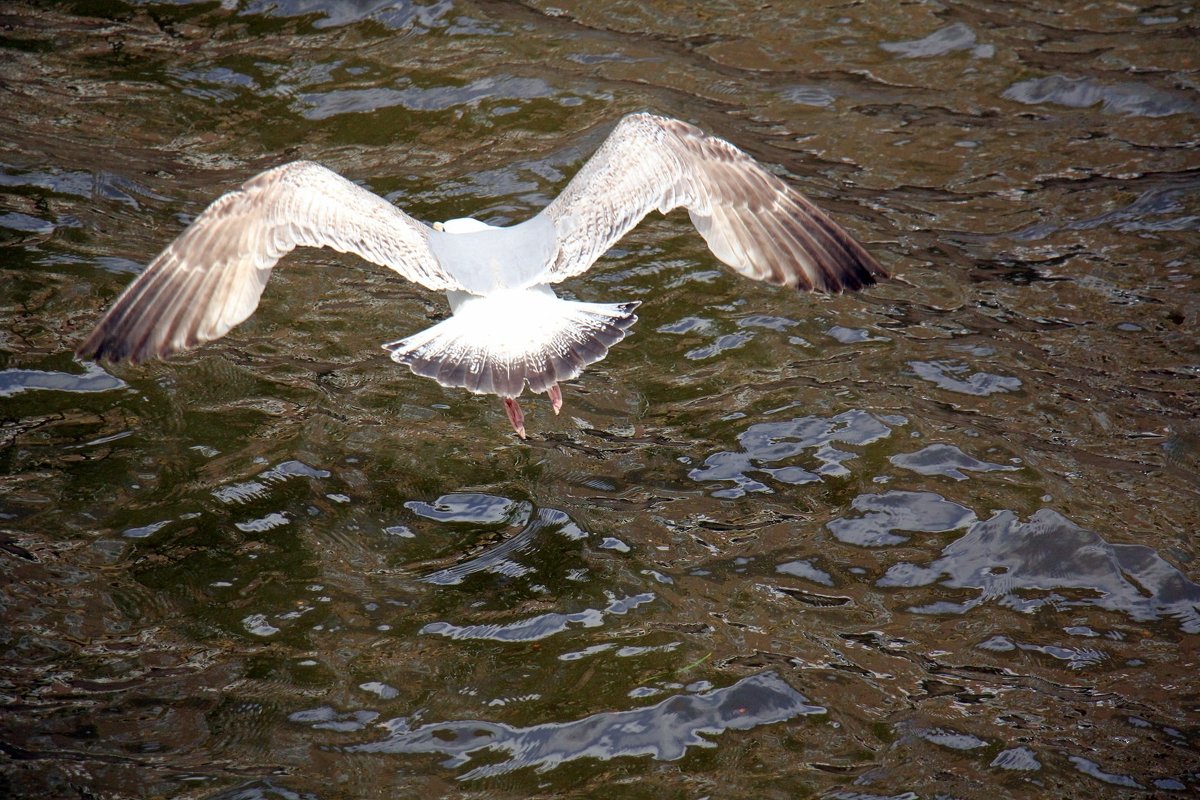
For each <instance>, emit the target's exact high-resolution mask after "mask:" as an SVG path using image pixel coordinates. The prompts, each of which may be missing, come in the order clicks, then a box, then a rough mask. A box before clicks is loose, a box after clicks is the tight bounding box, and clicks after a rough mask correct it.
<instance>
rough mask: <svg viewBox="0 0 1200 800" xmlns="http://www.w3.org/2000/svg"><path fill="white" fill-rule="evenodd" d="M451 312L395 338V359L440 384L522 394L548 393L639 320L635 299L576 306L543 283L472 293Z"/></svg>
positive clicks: (598, 356) (389, 346) (478, 391)
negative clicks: (510, 289) (427, 325)
mask: <svg viewBox="0 0 1200 800" xmlns="http://www.w3.org/2000/svg"><path fill="white" fill-rule="evenodd" d="M453 300H454V298H452V305H454V306H455V308H454V316H452V317H450V318H449V319H447V320H444V321H443V322H439V323H438V324H437V325H434V326H433V327H432V328H428V329H426V330H424V331H421V332H420V333H417V334H414V335H413V336H409V337H408V338H406V339H401V340H399V341H396V342H390V343H388V344H385V345H384V348H385V349H386V350H388V351H390V352H391V354H392V360H394V361H396V362H398V363H400V364H407V365H408V366H409V368H410V369H412V371H413V372H415V373H416V374H417V375H421V376H424V377H426V378H433V379H434V380H436V381H437V382H438V383H440V384H442V385H443V386H449V387H456V388H463V389H467V390H468V391H471V392H474V393H475V394H495V395H499V396H501V397H517V396H519V395H520V394H521V392H522V391H523V390H524V388H525V385H526V384H528V385H529V388H530V390H532V391H534V392H545V391H547V390H549V389H550V388H551V387H552V386H553V385H554V384H556V383H558V382H560V381H566V380H570V379H572V378H574V377H576V376H578V375H579V373H581V372H582V371H583V369H584V367H586V366H587V365H588V364H592V363H595V362H596V361H599V360H600V359H602V358H604V357H605V356H606V355H608V348H610V347H612V346H613V345H614V344H616V343H617V342H619V341H621V340H622V339H624V338H625V335H626V333H627V332H628V331H629V327H630V326H631V325H633V323H635V322H637V317H636V316H635V315H634V314H633V310H634V309H635V308H636V307H637V306H638V303H636V302H631V303H616V304H602V303H579V302H574V301H571V300H562V299H560V298H558V297H556V296H555V295H554V293H553V292H551V291H550V290H549V289H547V288H546V287H534V288H531V289H520V290H514V291H509V292H501V293H497V294H491V295H488V296H486V297H476V296H467V297H465V298H463V299H458V302H457V303H454V302H453Z"/></svg>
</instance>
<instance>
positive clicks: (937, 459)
mask: <svg viewBox="0 0 1200 800" xmlns="http://www.w3.org/2000/svg"><path fill="white" fill-rule="evenodd" d="M888 460H889V461H891V462H892V463H893V464H895V465H896V466H897V467H900V468H902V469H908V470H912V471H913V472H915V473H917V474H918V475H945V476H946V477H948V478H954V480H956V481H965V480H966V479H967V476H966V475H965V474H964V473H963V470H969V471H971V472H1013V471H1015V470H1017V469H1019V467H1013V466H1009V465H1006V464H991V463H988V462H987V461H980V460H979V459H977V458H975V457H973V456H969V455H967V454H966V453H964V452H963V451H962V450H961V449H959V448H958V447H955V446H954V445H951V444H931V445H929V446H928V447H925V448H923V449H921V450H918V451H916V452H915V453H900V454H898V455H894V456H891V457H890V458H889V459H888Z"/></svg>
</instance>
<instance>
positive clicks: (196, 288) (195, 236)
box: [77, 161, 461, 363]
mask: <svg viewBox="0 0 1200 800" xmlns="http://www.w3.org/2000/svg"><path fill="white" fill-rule="evenodd" d="M429 230H430V229H429V228H427V227H426V226H425V225H423V224H422V223H420V222H417V221H416V220H414V219H413V218H412V217H410V216H408V215H407V214H405V213H404V212H403V211H401V210H400V209H398V208H396V207H395V206H393V205H392V204H391V203H389V202H387V201H386V200H384V199H383V198H382V197H379V196H378V195H375V194H372V193H371V192H369V191H367V190H366V189H363V188H362V187H360V186H357V185H355V184H354V183H351V182H350V181H348V180H346V179H345V178H343V177H342V176H340V175H338V174H337V173H336V172H333V171H331V170H328V169H326V168H325V167H322V166H321V165H319V164H314V163H312V162H310V161H295V162H292V163H290V164H284V165H283V166H281V167H276V168H275V169H271V170H268V171H266V172H263V173H261V174H259V175H256V176H255V177H253V178H251V179H250V180H248V181H246V183H244V184H242V187H241V188H240V189H237V190H235V191H232V192H229V193H228V194H226V195H223V196H221V197H219V198H218V199H217V200H215V201H214V202H213V203H212V205H210V206H209V207H208V208H206V209H205V210H204V211H203V212H202V213H201V214H200V216H198V217H196V219H195V221H193V222H192V224H191V225H189V226H188V228H187V229H186V230H185V231H184V232H183V233H182V234H180V235H179V238H177V239H176V240H175V241H173V242H171V244H169V245H167V248H166V249H165V250H163V251H162V252H161V253H160V254H159V255H158V257H157V258H155V259H154V261H152V262H150V266H148V267H147V268H146V270H145V271H144V272H143V273H142V274H141V275H139V276H138V278H137V279H136V280H135V281H134V282H133V283H132V284H130V285H129V287H128V288H126V290H125V291H124V293H122V294H121V296H120V297H119V298H117V301H116V303H114V304H113V307H112V308H111V309H109V311H108V313H107V314H105V315H104V318H103V319H101V320H100V323H99V324H98V325H97V326H96V330H95V331H93V332H92V335H91V336H89V337H88V339H87V341H85V342H84V343H83V344H82V345H80V347H79V349H78V351H77V353H78V354H79V356H81V357H83V358H106V359H110V360H112V361H124V360H127V361H131V362H134V363H136V362H139V361H144V360H146V359H147V358H152V357H158V358H163V357H165V356H168V355H170V354H171V353H174V352H177V351H179V350H182V349H184V348H188V347H193V346H195V345H197V344H200V343H201V342H207V341H210V340H212V339H216V338H218V337H220V336H224V335H225V334H226V333H227V332H228V331H229V329H230V328H232V327H233V326H234V325H237V324H238V323H239V322H242V321H243V320H245V319H246V318H247V317H249V316H250V315H251V314H252V313H254V309H255V308H257V307H258V299H259V297H260V296H261V295H262V291H263V287H264V286H266V284H267V278H269V277H270V275H271V268H272V267H273V266H275V262H277V261H278V260H279V259H280V258H282V257H283V256H284V255H285V254H287V253H289V252H290V251H291V250H292V249H294V248H296V247H299V246H302V245H307V246H311V247H322V246H324V247H332V248H333V249H334V250H339V251H341V252H343V253H355V254H357V255H359V256H361V257H363V258H365V259H366V260H368V261H372V262H374V263H376V264H379V265H381V266H385V267H389V268H391V269H394V270H395V271H396V272H399V273H400V274H401V275H403V276H404V277H405V278H408V279H409V280H411V281H415V282H416V283H419V284H421V285H423V286H426V287H428V288H430V289H459V288H461V287H460V286H459V283H458V281H457V280H455V279H454V278H453V277H451V276H450V275H448V274H447V273H446V272H445V270H443V269H442V267H441V265H440V264H439V263H438V260H437V258H435V257H434V255H433V253H432V252H431V251H430V249H429V244H428V234H427V231H429Z"/></svg>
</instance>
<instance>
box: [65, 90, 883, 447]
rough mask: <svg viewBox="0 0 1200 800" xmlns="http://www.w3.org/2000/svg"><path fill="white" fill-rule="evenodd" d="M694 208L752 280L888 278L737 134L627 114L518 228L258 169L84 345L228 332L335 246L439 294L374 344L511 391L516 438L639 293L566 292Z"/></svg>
mask: <svg viewBox="0 0 1200 800" xmlns="http://www.w3.org/2000/svg"><path fill="white" fill-rule="evenodd" d="M680 206H682V207H684V208H686V209H687V212H688V216H689V217H691V220H692V223H693V224H694V225H695V226H696V229H697V230H698V231H699V232H700V235H701V236H703V237H704V240H705V241H706V242H707V243H708V247H709V249H710V250H711V251H712V253H713V255H715V256H716V257H717V258H718V259H719V260H720V261H722V262H723V263H725V264H726V265H728V266H729V267H731V268H732V269H733V270H734V271H735V272H738V273H740V274H741V275H744V276H746V277H747V278H751V279H753V280H758V281H765V282H767V283H771V284H776V285H779V286H785V287H789V288H792V289H798V290H805V291H819V292H831V293H840V292H842V291H844V290H848V289H851V290H857V289H862V288H864V287H866V286H869V285H871V284H873V283H875V281H876V279H877V278H886V277H887V273H886V272H885V270H884V269H883V268H882V267H881V266H880V265H879V263H878V262H877V261H876V260H875V259H874V258H873V257H872V256H871V255H870V254H869V253H868V252H867V251H866V250H865V249H864V248H863V247H862V245H860V244H859V243H858V242H857V241H855V240H854V239H853V238H852V237H851V236H850V235H849V234H848V233H846V231H845V230H844V229H842V228H841V227H840V226H839V225H838V224H837V223H835V222H834V221H833V220H831V219H830V218H829V217H828V216H826V215H825V213H824V212H822V211H821V210H820V209H818V208H817V207H816V206H815V205H813V204H812V203H811V202H809V201H808V200H807V199H805V198H804V197H803V196H802V195H801V194H800V193H799V192H798V191H796V190H795V189H793V188H792V187H791V185H789V184H788V183H787V182H785V181H784V180H782V179H781V178H779V177H778V176H776V175H774V174H772V173H771V172H769V171H767V170H766V169H765V168H764V167H763V166H762V165H761V164H759V163H758V162H757V161H755V160H754V159H753V158H751V157H750V156H749V155H747V154H746V153H744V152H742V151H741V150H739V149H738V148H737V147H735V146H734V145H732V144H730V143H729V142H727V141H725V140H724V139H719V138H717V137H715V136H710V135H708V134H706V133H704V132H703V131H702V130H700V129H699V128H697V127H695V126H694V125H691V124H689V123H687V122H682V121H680V120H677V119H671V118H667V117H661V116H655V115H652V114H645V113H641V114H630V115H628V116H626V117H623V118H622V119H621V120H620V121H619V122H618V123H617V125H616V127H615V128H614V129H613V131H612V133H611V134H609V136H608V138H607V139H606V140H605V141H604V143H603V144H602V145H601V146H600V149H599V150H597V151H596V153H595V154H594V155H593V156H592V157H591V158H590V159H589V160H588V161H587V163H585V164H584V165H583V167H582V168H581V169H580V170H579V172H578V173H577V174H576V175H575V177H574V178H573V179H572V180H571V181H570V182H569V183H568V184H567V186H566V188H565V189H564V190H563V191H562V193H561V194H560V195H559V196H558V197H556V198H555V199H554V200H553V201H552V202H551V203H550V204H549V205H548V206H546V207H545V208H544V209H542V210H541V211H540V212H539V213H538V214H537V215H536V216H533V217H531V218H530V219H528V220H526V221H524V222H521V223H519V224H517V225H513V226H510V227H494V226H492V225H488V224H486V223H483V222H480V221H479V220H475V219H470V218H464V219H451V220H448V221H446V222H444V223H437V222H435V223H433V224H432V225H426V224H424V223H422V222H419V221H418V220H416V219H414V218H413V217H410V216H409V215H408V214H406V213H404V212H403V211H401V210H400V209H399V208H397V207H396V206H394V205H392V204H391V203H389V202H388V201H387V200H385V199H383V198H382V197H379V196H378V195H376V194H373V193H372V192H370V191H368V190H367V189H364V188H363V187H361V186H359V185H357V184H355V183H353V182H351V181H349V180H347V179H346V178H343V177H342V176H341V175H338V174H337V173H336V172H333V171H331V170H329V169H327V168H326V167H323V166H321V165H320V164H316V163H314V162H311V161H294V162H291V163H288V164H284V165H282V166H279V167H275V168H274V169H270V170H267V171H266V172H262V173H260V174H258V175H256V176H254V177H253V178H251V179H250V180H248V181H246V182H245V183H244V184H242V186H241V188H238V189H235V190H233V191H231V192H229V193H227V194H225V195H222V196H221V197H219V198H217V200H215V201H214V202H213V203H212V204H211V205H209V206H208V208H206V209H205V210H204V211H203V212H201V214H200V215H199V216H197V217H196V219H195V220H193V222H192V223H191V225H189V226H188V227H187V228H186V229H185V230H184V231H183V233H181V234H180V235H179V237H178V238H176V239H175V241H173V242H171V243H170V244H169V245H167V247H166V249H165V250H163V251H162V252H161V253H160V254H159V255H158V256H157V257H156V258H155V259H154V260H153V261H151V262H150V264H149V266H148V267H146V269H145V270H144V271H143V272H142V273H141V274H140V275H139V276H138V277H137V278H136V279H135V280H134V281H133V283H131V284H130V285H129V286H128V287H127V288H126V289H125V291H124V292H123V293H122V294H121V295H120V297H118V298H117V300H116V302H115V303H114V304H113V306H112V308H110V309H109V310H108V312H107V313H106V314H105V315H104V316H103V317H102V318H101V320H100V322H99V323H98V324H97V326H96V329H95V330H94V331H93V332H92V334H91V335H90V336H89V337H88V338H87V340H86V341H84V342H83V344H81V345H80V346H79V348H78V350H77V351H76V352H77V355H78V356H79V357H81V358H85V359H96V360H101V359H103V360H109V361H115V362H120V361H126V362H130V363H135V364H136V363H139V362H142V361H145V360H147V359H150V358H166V357H167V356H170V355H171V354H173V353H176V352H179V351H181V350H185V349H187V348H190V347H194V346H196V345H199V344H201V343H203V342H208V341H211V340H213V339H217V338H219V337H221V336H224V335H225V334H226V333H228V332H229V330H230V329H231V328H233V327H234V326H235V325H237V324H238V323H240V322H242V321H243V320H245V319H246V318H247V317H249V316H250V315H251V314H252V313H254V309H255V308H257V307H258V302H259V298H260V297H261V295H262V291H263V287H265V286H266V284H267V279H268V278H269V277H270V275H271V268H272V267H274V266H275V264H276V263H277V262H278V261H279V259H280V258H282V257H283V256H284V255H286V254H287V253H289V252H291V251H292V250H293V249H295V248H297V247H302V246H307V247H330V248H333V249H334V250H337V251H339V252H342V253H354V254H355V255H358V256H360V257H361V258H363V259H365V260H367V261H370V262H372V263H375V264H379V265H380V266H384V267H388V268H389V269H392V270H395V271H396V272H398V273H400V274H401V275H403V276H404V277H405V278H407V279H408V280H410V281H413V282H415V283H419V284H421V285H422V286H424V287H426V288H427V289H431V290H433V291H440V292H445V293H446V298H447V300H448V301H449V304H450V311H451V315H450V317H448V318H447V319H446V320H444V321H442V322H439V323H437V324H436V325H434V326H432V327H430V328H428V329H426V330H423V331H421V332H420V333H416V334H414V335H412V336H409V337H407V338H404V339H400V340H398V341H394V342H389V343H388V344H385V345H383V347H384V349H386V350H388V351H389V352H390V353H391V357H392V359H393V360H394V361H396V362H398V363H400V364H405V365H407V366H408V367H409V368H410V369H411V370H412V371H413V372H414V373H416V374H417V375H421V376H424V377H427V378H432V379H434V380H436V381H437V382H438V383H440V384H441V385H442V386H446V387H450V388H456V387H457V388H463V389H466V390H467V391H470V392H473V393H475V394H494V395H498V396H499V397H500V398H501V399H502V400H503V401H504V407H505V412H506V413H507V415H508V419H509V422H510V423H511V424H512V427H513V430H515V431H516V433H517V435H518V436H520V437H521V438H522V439H524V438H525V417H524V413H523V411H522V409H521V406H520V405H519V404H518V403H517V398H518V397H519V396H520V395H521V394H522V392H523V391H524V389H525V387H526V386H528V387H529V389H530V390H531V391H532V392H534V393H545V394H546V395H547V396H548V398H549V400H550V404H551V407H552V408H553V409H554V413H555V414H557V413H558V412H559V411H560V410H561V409H562V402H563V397H562V390H561V389H560V388H559V384H560V383H562V382H563V381H567V380H571V379H573V378H575V377H577V376H578V375H579V374H580V373H581V372H582V371H583V369H584V368H585V367H587V366H588V365H589V364H592V363H595V362H597V361H599V360H600V359H602V358H604V357H605V356H606V355H607V354H608V349H609V348H610V347H612V346H613V345H615V344H616V343H617V342H619V341H621V340H622V339H623V338H625V335H626V334H627V333H628V332H629V328H630V326H632V325H633V324H634V323H635V322H636V321H637V317H636V316H635V315H634V313H633V312H634V309H635V308H636V307H637V305H638V303H637V302H626V303H612V304H606V303H585V302H576V301H573V300H564V299H562V298H560V297H558V296H557V295H556V294H555V293H554V290H553V289H552V288H551V286H552V284H556V283H559V282H561V281H564V280H566V279H568V278H571V277H574V276H576V275H579V274H581V273H583V272H585V271H586V270H587V269H588V268H589V267H591V266H592V264H593V263H595V261H596V260H597V259H599V258H600V257H601V256H602V255H604V253H605V252H607V251H608V249H609V248H610V247H612V246H613V245H614V244H616V243H617V241H618V240H620V239H621V237H623V236H624V235H625V234H626V233H628V232H629V231H630V230H632V229H633V228H634V226H636V225H637V224H638V223H639V222H640V221H641V220H642V218H643V217H645V216H646V215H647V214H648V213H650V211H652V210H655V209H657V210H658V211H659V212H660V213H662V214H666V213H668V212H669V211H671V210H673V209H676V208H679V207H680Z"/></svg>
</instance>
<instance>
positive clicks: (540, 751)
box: [342, 672, 825, 780]
mask: <svg viewBox="0 0 1200 800" xmlns="http://www.w3.org/2000/svg"><path fill="white" fill-rule="evenodd" d="M824 713H825V709H824V708H823V707H821V706H816V705H812V704H811V703H809V701H808V698H806V697H805V696H804V695H802V694H800V693H799V692H797V691H796V690H795V689H793V688H792V687H791V686H789V685H788V684H787V683H786V682H785V681H784V680H783V679H782V678H780V677H779V676H778V675H777V674H776V673H774V672H764V673H760V674H758V675H751V676H750V677H747V678H743V679H742V680H740V681H738V682H737V683H735V684H733V685H732V686H729V687H726V688H724V689H714V690H713V691H710V692H704V693H703V694H678V695H674V696H672V697H668V698H666V699H665V700H662V701H661V702H659V703H657V704H655V705H653V706H649V707H647V708H638V709H631V710H628V711H607V712H602V713H599V714H593V715H591V716H587V717H584V718H582V719H579V720H575V721H573V722H554V723H544V724H541V725H531V726H529V727H525V728H519V727H516V726H513V725H506V724H503V723H497V722H488V721H485V720H461V721H454V722H439V723H432V724H428V725H421V726H420V727H417V728H413V727H411V725H410V722H409V719H408V718H405V717H401V718H398V719H393V720H389V721H387V722H384V723H381V724H382V725H383V727H385V728H387V729H388V731H389V735H388V737H387V738H386V739H383V740H382V741H378V742H368V743H365V744H358V745H350V746H347V747H343V748H342V749H343V750H344V751H346V752H350V753H391V754H411V753H439V754H442V755H445V756H448V758H447V760H446V761H445V762H444V763H443V766H446V767H451V768H452V767H459V766H462V765H463V764H467V763H469V762H470V761H471V759H472V757H473V756H475V755H476V754H478V753H480V752H493V753H495V752H499V753H505V754H507V756H508V758H507V759H505V760H503V761H500V762H497V763H493V764H485V765H481V766H478V767H475V768H474V769H471V770H469V771H467V772H465V773H463V774H462V775H460V776H459V779H460V780H474V779H477V778H485V777H490V776H495V775H504V774H506V773H509V772H513V771H514V770H518V769H522V768H525V767H536V768H537V769H538V770H539V771H543V772H544V771H546V770H550V769H554V768H555V767H557V766H559V765H560V764H564V763H567V762H570V761H576V760H578V759H581V758H595V759H599V760H601V761H610V760H612V759H614V758H619V757H622V756H651V757H652V758H655V759H657V760H660V761H675V760H678V759H680V758H682V757H683V756H684V754H685V753H686V752H687V749H688V748H689V747H713V746H714V744H713V743H712V742H711V741H710V740H709V739H707V738H705V736H704V734H708V735H719V734H721V733H724V732H725V731H727V730H737V731H745V730H750V729H751V728H756V727H758V726H760V725H770V724H773V723H777V722H784V721H786V720H790V719H795V718H796V717H800V716H805V715H810V714H824Z"/></svg>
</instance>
